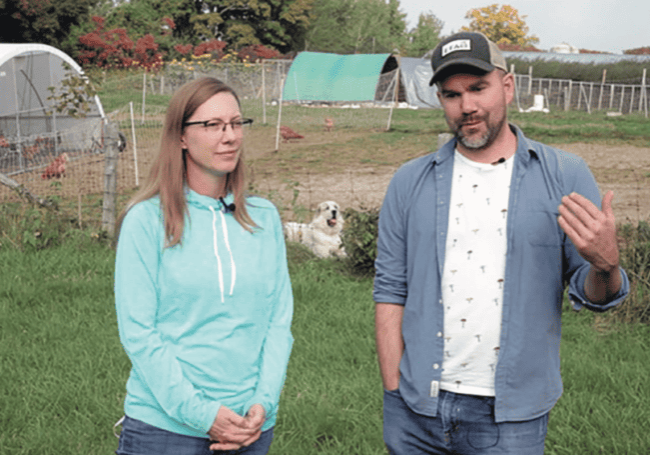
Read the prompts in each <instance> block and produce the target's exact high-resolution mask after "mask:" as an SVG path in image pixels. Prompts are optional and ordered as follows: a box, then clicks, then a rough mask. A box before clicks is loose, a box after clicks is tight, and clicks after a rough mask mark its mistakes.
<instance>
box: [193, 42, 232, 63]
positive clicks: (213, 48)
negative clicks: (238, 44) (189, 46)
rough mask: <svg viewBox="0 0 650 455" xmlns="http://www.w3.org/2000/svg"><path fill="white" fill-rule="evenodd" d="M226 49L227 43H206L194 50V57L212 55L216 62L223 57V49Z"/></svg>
mask: <svg viewBox="0 0 650 455" xmlns="http://www.w3.org/2000/svg"><path fill="white" fill-rule="evenodd" d="M225 47H226V42H225V41H221V40H218V39H213V40H211V41H205V42H203V43H201V44H199V45H198V46H196V47H195V48H194V55H195V56H196V57H198V56H200V55H205V54H212V55H213V56H214V57H215V58H216V60H220V59H221V57H223V49H224V48H225Z"/></svg>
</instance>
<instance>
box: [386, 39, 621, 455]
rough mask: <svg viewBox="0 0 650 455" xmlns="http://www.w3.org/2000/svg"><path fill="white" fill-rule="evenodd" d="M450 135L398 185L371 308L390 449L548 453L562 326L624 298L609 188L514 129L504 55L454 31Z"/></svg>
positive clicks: (446, 63) (445, 46) (446, 90)
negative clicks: (564, 316)
mask: <svg viewBox="0 0 650 455" xmlns="http://www.w3.org/2000/svg"><path fill="white" fill-rule="evenodd" d="M432 66H433V71H434V75H433V78H432V80H431V85H433V84H434V83H435V84H437V88H438V97H439V99H440V102H441V104H442V107H443V109H444V112H445V117H446V119H447V123H448V125H449V127H450V129H451V130H452V131H453V133H454V134H455V139H454V140H452V141H450V142H449V143H447V144H446V145H444V146H443V147H442V148H441V149H440V150H438V152H437V153H433V154H429V155H427V156H423V157H421V158H418V159H415V160H413V161H411V162H409V163H407V164H406V165H404V166H402V168H400V169H399V170H398V171H397V172H396V174H395V176H394V177H393V179H392V181H391V183H390V185H389V188H388V191H387V194H386V198H385V200H384V204H383V207H382V210H381V215H380V219H379V239H378V256H377V261H376V269H377V273H376V277H375V288H374V300H375V302H376V303H377V304H376V336H377V351H378V357H379V364H380V370H381V374H382V380H383V385H384V389H385V392H384V440H385V442H386V445H387V447H388V450H389V452H390V453H391V454H400V455H402V454H404V455H417V454H447V453H457V454H464V455H467V454H513V455H515V454H516V455H527V454H541V453H543V451H544V439H545V437H546V429H547V422H548V416H549V412H550V410H551V408H552V407H553V406H554V405H555V403H556V402H557V400H558V399H559V397H560V395H561V393H562V382H561V378H560V358H559V343H560V316H561V312H562V297H563V291H564V288H565V286H566V285H567V284H568V286H569V298H570V299H571V301H572V303H573V306H574V308H576V309H579V308H581V307H583V306H584V307H587V308H588V309H590V310H593V311H605V310H607V309H609V308H611V307H613V306H615V305H617V304H618V303H619V302H620V301H621V300H622V299H623V298H624V297H625V295H627V292H628V289H629V282H628V279H627V276H626V275H625V272H624V271H623V270H622V269H620V267H619V265H618V248H617V245H616V238H615V220H614V216H613V213H612V206H611V204H612V198H613V193H611V192H609V193H607V194H606V195H605V197H604V198H603V200H602V209H601V208H599V206H600V205H601V202H600V196H599V192H598V188H597V186H596V183H595V181H594V178H593V176H592V174H591V172H590V171H589V169H588V168H587V166H586V164H585V163H584V161H583V160H582V159H580V158H578V157H576V156H574V155H572V154H569V153H566V152H563V151H560V150H557V149H554V148H551V147H548V146H545V145H543V144H540V143H538V142H534V141H532V140H530V139H527V138H526V137H525V136H524V134H523V133H522V132H521V130H520V129H519V128H517V127H516V126H514V125H511V124H509V123H508V122H507V105H508V104H509V103H510V102H511V101H512V98H513V95H514V90H515V87H514V84H515V81H514V77H513V75H512V74H509V73H508V72H507V68H506V62H505V59H504V58H503V56H502V54H501V52H500V51H499V49H498V47H497V46H496V45H495V44H494V43H492V42H490V41H489V40H488V39H487V38H486V37H485V36H484V35H482V34H480V33H458V34H455V35H453V36H451V37H449V38H447V39H445V40H444V41H443V42H441V43H440V45H439V46H438V47H436V49H435V50H434V53H433V57H432Z"/></svg>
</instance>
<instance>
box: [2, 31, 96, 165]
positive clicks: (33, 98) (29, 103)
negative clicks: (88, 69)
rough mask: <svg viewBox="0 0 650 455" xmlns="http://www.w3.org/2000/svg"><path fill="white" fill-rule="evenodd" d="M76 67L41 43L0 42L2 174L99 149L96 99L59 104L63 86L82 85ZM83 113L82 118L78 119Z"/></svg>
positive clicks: (66, 87) (67, 88)
mask: <svg viewBox="0 0 650 455" xmlns="http://www.w3.org/2000/svg"><path fill="white" fill-rule="evenodd" d="M82 74H83V73H82V70H81V68H80V67H79V65H77V63H76V62H75V61H74V60H73V59H72V58H71V57H70V56H68V55H67V54H65V53H63V52H61V51H60V50H58V49H56V48H54V47H51V46H47V45H43V44H0V173H3V174H5V175H14V174H20V173H24V172H29V171H37V170H39V169H41V168H45V167H47V165H48V164H49V163H51V162H52V160H53V159H55V158H56V157H58V156H61V155H62V154H63V153H66V156H68V157H69V158H70V159H72V158H74V156H75V155H78V154H79V153H81V152H83V153H86V152H87V151H89V150H90V151H92V150H96V151H100V150H101V148H102V137H103V128H104V119H105V115H104V111H103V108H102V105H101V102H100V100H99V98H98V97H97V96H94V97H91V98H90V99H87V106H85V109H84V110H83V112H80V111H79V109H78V106H77V107H75V106H73V105H72V104H70V105H68V102H67V101H66V102H63V104H62V101H61V100H63V99H65V97H64V96H63V95H64V93H65V91H66V90H72V89H71V88H70V87H69V86H68V85H66V84H65V83H64V82H65V81H66V80H68V81H70V80H76V81H78V82H79V81H81V83H87V82H84V81H83V79H82ZM80 114H81V115H80Z"/></svg>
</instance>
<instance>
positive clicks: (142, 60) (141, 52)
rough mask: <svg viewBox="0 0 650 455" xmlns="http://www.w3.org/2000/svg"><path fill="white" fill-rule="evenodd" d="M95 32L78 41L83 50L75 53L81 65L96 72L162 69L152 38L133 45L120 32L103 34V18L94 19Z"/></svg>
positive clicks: (150, 36) (149, 37) (108, 31)
mask: <svg viewBox="0 0 650 455" xmlns="http://www.w3.org/2000/svg"><path fill="white" fill-rule="evenodd" d="M92 20H93V22H95V24H96V25H95V30H94V31H92V32H90V33H87V34H85V35H82V36H80V37H79V42H80V43H81V44H82V45H83V46H85V49H82V50H81V51H80V52H79V56H78V59H79V61H80V62H81V64H82V65H92V64H94V65H97V66H98V67H100V68H126V67H129V66H132V65H133V64H134V63H135V62H137V65H139V66H142V67H144V68H147V69H156V68H158V67H159V66H160V65H162V55H161V54H160V52H158V44H156V42H155V39H154V37H153V36H152V35H146V36H143V37H142V38H140V39H138V41H137V42H136V44H135V48H134V45H133V41H132V40H131V38H129V36H128V34H127V32H126V30H125V29H123V28H116V29H113V30H105V29H104V22H105V19H104V18H103V17H99V16H94V17H93V18H92Z"/></svg>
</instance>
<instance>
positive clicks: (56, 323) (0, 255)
mask: <svg viewBox="0 0 650 455" xmlns="http://www.w3.org/2000/svg"><path fill="white" fill-rule="evenodd" d="M290 246H291V248H290V272H291V277H292V283H293V289H294V295H295V317H294V323H293V333H294V337H295V345H294V351H293V353H292V357H291V361H290V364H289V371H288V374H287V382H286V385H285V388H284V391H283V395H282V400H281V410H280V415H279V420H278V423H277V428H276V439H275V441H274V444H273V447H272V451H271V453H272V454H275V455H290V454H296V455H305V454H320V453H322V454H328V455H334V454H341V455H351V454H359V455H361V454H385V453H386V452H385V451H384V448H383V443H382V439H381V396H382V394H381V380H380V377H379V372H378V368H377V364H376V360H375V350H374V335H373V303H372V300H371V288H372V282H371V280H370V279H357V278H353V277H351V276H349V275H347V274H345V273H344V272H342V268H341V266H340V264H339V263H337V262H334V261H319V260H315V259H313V257H311V256H310V255H309V254H308V253H306V252H305V251H304V250H303V249H301V248H300V247H298V246H296V245H290ZM113 260H114V252H113V250H112V249H111V248H109V247H108V246H106V245H105V244H103V243H101V242H98V241H96V240H92V238H81V237H78V238H77V239H76V240H74V241H73V240H71V241H68V242H66V243H64V244H63V245H62V246H59V247H54V248H49V249H44V250H40V251H33V252H29V253H22V252H20V251H18V250H16V249H13V248H2V249H0V366H1V368H0V384H2V387H1V388H0V422H1V423H2V424H1V427H0V428H1V429H0V453H2V454H11V455H14V454H15V455H18V454H39V455H48V454H52V455H60V454H108V453H112V452H113V451H114V450H115V448H116V447H117V439H116V438H115V437H114V436H113V433H112V425H113V423H114V422H115V421H116V420H117V419H118V418H119V417H120V416H121V415H122V401H123V398H124V393H125V392H124V385H125V381H126V378H127V375H128V371H129V361H128V359H127V357H126V355H125V354H124V353H123V351H122V348H121V345H120V342H119V340H118V335H117V327H116V320H115V313H114V304H113V293H112V273H113ZM602 327H603V325H602V324H594V316H593V315H592V314H590V313H587V312H581V313H578V314H575V313H574V312H573V311H572V310H569V309H568V307H567V310H566V314H565V317H564V326H563V330H564V332H563V343H562V368H563V375H564V380H565V394H564V397H563V398H562V399H561V400H560V402H559V404H558V406H557V407H556V408H555V409H554V411H553V412H552V414H551V419H550V428H549V434H548V438H547V451H546V453H547V454H567V455H569V454H571V455H574V454H601V453H606V454H635V455H636V454H646V453H648V452H649V450H650V433H649V432H648V431H647V422H649V421H650V396H649V394H648V393H647V390H648V388H647V376H648V365H650V342H649V340H650V327H648V326H641V325H636V326H619V325H612V324H605V325H604V327H605V328H604V329H603V328H602Z"/></svg>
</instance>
